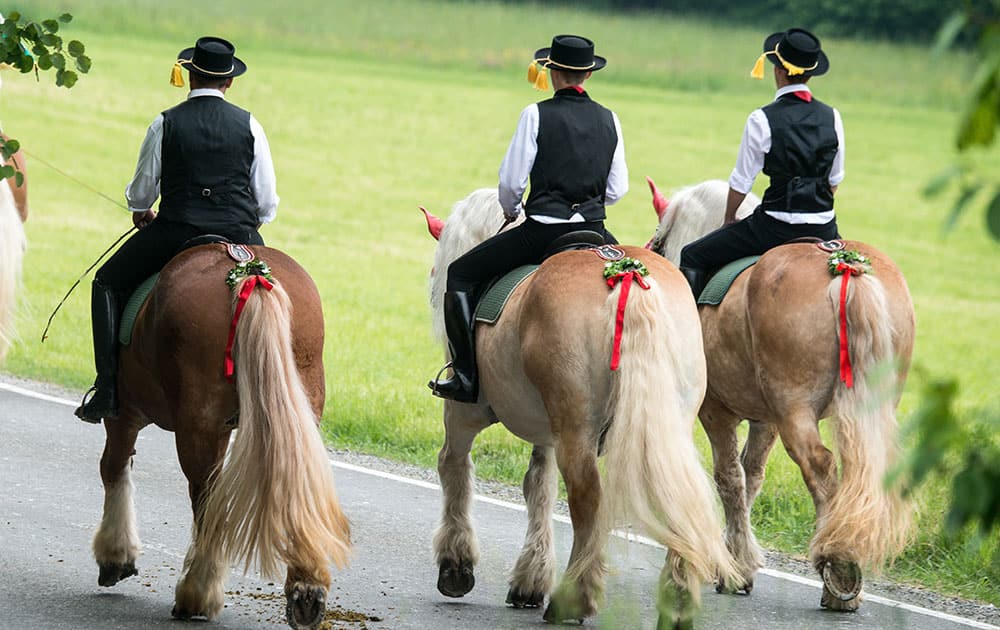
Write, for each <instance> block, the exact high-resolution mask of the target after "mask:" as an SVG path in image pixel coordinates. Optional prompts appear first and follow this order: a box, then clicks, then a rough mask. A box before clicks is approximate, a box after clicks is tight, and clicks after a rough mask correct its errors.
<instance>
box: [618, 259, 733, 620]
mask: <svg viewBox="0 0 1000 630" xmlns="http://www.w3.org/2000/svg"><path fill="white" fill-rule="evenodd" d="M648 278H651V276H650V277H648ZM648 281H649V283H650V284H651V285H652V286H651V287H650V289H649V290H642V289H641V288H640V287H636V286H635V285H633V288H632V291H631V292H630V293H629V296H628V302H627V305H626V308H625V318H624V326H623V334H622V344H621V362H620V364H619V368H618V370H617V371H615V372H614V373H613V376H612V379H613V384H612V392H611V396H610V399H609V401H608V404H609V415H610V418H611V426H610V428H609V430H608V433H607V435H606V437H605V443H604V448H605V453H606V460H607V461H606V465H605V469H606V481H605V488H604V492H603V498H602V501H601V507H602V512H603V514H602V516H603V518H602V523H603V524H604V526H605V527H610V526H611V525H612V524H613V523H616V522H622V520H624V522H628V523H631V524H633V525H636V526H639V527H640V528H641V529H642V530H644V531H645V532H646V534H647V535H648V536H650V537H651V538H653V539H654V540H655V541H656V542H658V543H660V544H662V545H664V546H665V547H667V548H668V549H669V550H670V554H669V556H668V561H669V565H668V566H665V567H664V575H663V577H664V578H667V577H669V578H670V579H672V581H673V582H674V584H676V585H677V586H678V587H680V588H682V589H684V590H686V591H687V592H688V593H689V594H690V597H691V601H692V603H694V604H695V605H697V604H698V601H699V597H700V592H701V585H702V584H704V583H706V582H711V581H712V580H713V579H714V578H716V577H721V578H722V579H724V580H725V581H726V582H727V583H729V584H737V583H739V577H738V572H737V570H736V567H735V565H734V562H733V559H732V556H731V555H730V554H729V552H728V550H727V549H726V545H725V542H724V538H723V530H722V525H721V519H720V517H719V514H718V512H717V508H716V502H715V491H714V485H713V483H712V481H711V479H710V478H709V476H708V474H707V473H706V471H705V469H704V467H703V466H702V463H701V457H700V455H699V453H698V451H697V449H696V448H695V444H694V437H693V426H694V422H695V419H696V413H697V410H698V406H699V405H700V403H701V400H702V398H703V397H704V393H705V363H704V358H703V355H702V354H700V353H701V333H700V330H699V324H698V319H697V315H696V314H694V313H693V308H692V315H691V318H690V320H691V321H690V325H689V326H684V325H683V324H679V323H678V321H677V320H676V319H675V316H674V314H673V313H671V310H672V309H671V307H670V305H669V303H668V299H670V298H669V297H668V296H667V295H666V294H665V291H664V290H663V287H662V286H661V285H660V284H658V283H657V282H656V281H655V280H652V279H649V280H648ZM620 291H621V286H620V285H619V287H618V288H616V289H615V290H614V291H612V292H611V293H610V295H609V296H608V298H607V310H608V312H609V316H610V321H611V322H614V321H615V315H616V312H617V307H618V297H619V292H620ZM682 328H684V329H682ZM620 519H622V520H620ZM668 571H669V576H668V573H667V572H668Z"/></svg>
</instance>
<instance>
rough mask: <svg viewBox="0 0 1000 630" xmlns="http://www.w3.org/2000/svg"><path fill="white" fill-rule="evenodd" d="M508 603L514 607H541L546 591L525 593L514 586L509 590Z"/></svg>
mask: <svg viewBox="0 0 1000 630" xmlns="http://www.w3.org/2000/svg"><path fill="white" fill-rule="evenodd" d="M507 603H508V604H510V605H511V606H513V607H514V608H541V606H542V604H544V603H545V593H525V592H524V591H520V590H514V588H513V587H512V588H511V589H510V590H508V591H507Z"/></svg>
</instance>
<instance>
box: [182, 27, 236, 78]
mask: <svg viewBox="0 0 1000 630" xmlns="http://www.w3.org/2000/svg"><path fill="white" fill-rule="evenodd" d="M177 63H179V64H181V65H182V66H183V67H184V68H185V69H187V70H190V71H191V72H194V73H196V74H200V75H202V76H205V77H211V78H216V79H225V78H227V77H238V76H240V75H241V74H243V73H244V72H246V71H247V65H246V64H245V63H243V62H242V61H240V60H239V59H238V58H237V57H236V48H235V47H234V46H233V45H232V44H230V43H229V42H228V41H226V40H224V39H222V38H221V37H201V38H199V39H198V41H197V42H195V45H194V46H192V47H191V48H185V49H184V50H182V51H180V52H179V53H177Z"/></svg>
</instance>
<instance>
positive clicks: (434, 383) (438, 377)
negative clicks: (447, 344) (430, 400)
mask: <svg viewBox="0 0 1000 630" xmlns="http://www.w3.org/2000/svg"><path fill="white" fill-rule="evenodd" d="M451 367H452V361H448V362H447V363H445V364H444V367H442V368H441V369H440V370H438V373H437V374H435V375H434V380H432V381H428V382H427V387H430V388H431V393H433V394H434V395H435V396H438V397H439V398H440V397H441V396H440V395H439V394H438V385H440V384H441V374H443V373H444V371H445V370H447V369H449V368H451Z"/></svg>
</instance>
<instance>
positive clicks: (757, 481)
mask: <svg viewBox="0 0 1000 630" xmlns="http://www.w3.org/2000/svg"><path fill="white" fill-rule="evenodd" d="M777 440H778V427H776V426H774V425H773V424H771V423H764V422H753V421H751V422H750V433H749V435H748V436H747V441H746V444H744V445H743V453H742V454H741V455H740V462H741V463H742V464H743V471H744V473H745V474H746V485H747V488H746V496H747V507H748V509H749V510H753V502H754V501H756V500H757V495H759V494H760V487H761V484H762V483H763V482H764V469H765V467H766V466H767V458H768V456H770V454H771V449H772V448H774V443H775V442H776V441H777Z"/></svg>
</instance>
